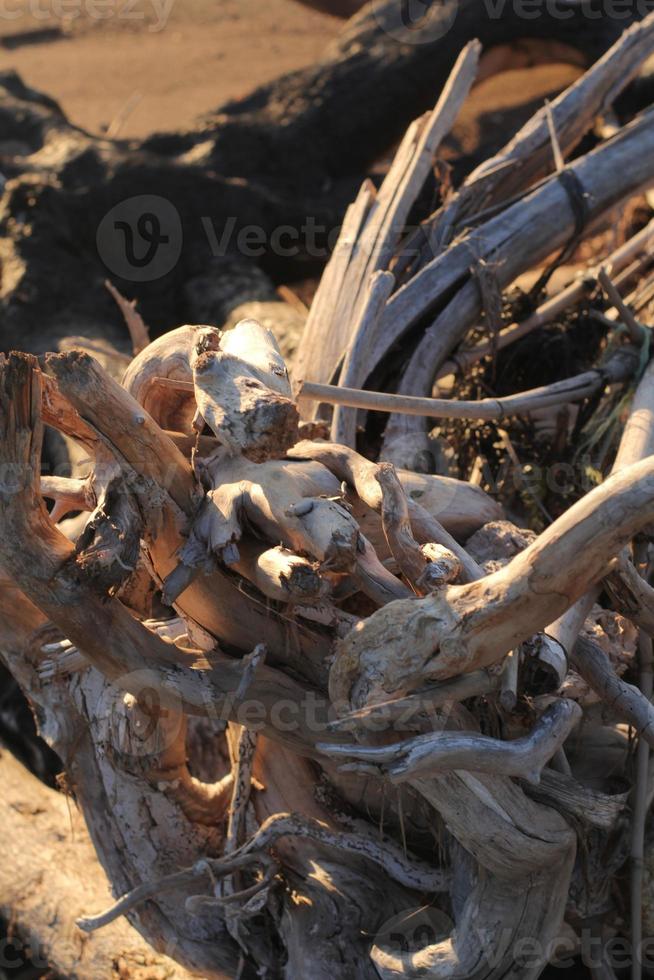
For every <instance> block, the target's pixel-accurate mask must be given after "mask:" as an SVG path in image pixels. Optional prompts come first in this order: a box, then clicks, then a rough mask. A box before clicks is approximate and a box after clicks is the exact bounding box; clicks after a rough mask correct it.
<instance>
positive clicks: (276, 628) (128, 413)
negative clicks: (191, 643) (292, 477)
mask: <svg viewBox="0 0 654 980" xmlns="http://www.w3.org/2000/svg"><path fill="white" fill-rule="evenodd" d="M45 360H46V369H47V370H48V371H50V372H51V373H52V374H53V375H54V379H53V378H48V377H47V376H44V378H43V381H44V387H45V390H46V392H47V393H48V401H47V404H48V405H50V404H51V398H50V394H51V392H50V389H53V390H55V389H56V394H57V398H58V399H59V401H60V402H63V403H64V405H66V404H68V405H69V409H68V417H66V416H65V413H62V412H60V411H59V410H58V411H56V412H52V413H51V416H50V417H49V418H48V421H51V424H55V425H58V424H59V422H58V420H59V418H61V417H62V414H63V418H64V422H63V424H66V425H69V424H70V425H71V427H73V426H74V425H79V424H82V425H83V426H85V429H84V436H85V437H86V433H87V432H88V433H90V434H92V436H93V439H94V440H95V444H96V445H99V446H101V447H103V449H104V448H108V449H110V450H111V452H112V453H113V454H114V457H115V458H116V459H117V460H118V461H119V462H120V463H121V466H125V468H126V475H127V476H129V477H130V479H131V480H133V481H134V482H133V484H130V485H132V486H133V487H134V489H135V490H138V496H139V503H140V506H141V507H142V509H143V512H144V514H146V515H147V516H146V522H145V523H146V527H145V540H146V545H147V549H148V554H149V556H150V559H151V563H152V566H153V570H154V574H155V575H156V578H157V580H158V581H162V580H164V579H165V578H166V576H167V575H168V574H169V573H170V572H172V571H173V569H174V568H175V567H176V566H177V565H178V559H177V554H178V552H179V550H180V548H182V547H183V546H184V544H185V540H186V538H185V535H186V534H187V533H188V523H189V521H190V520H192V518H193V517H194V516H195V514H196V511H197V502H198V496H199V488H198V487H197V485H196V483H195V480H194V478H193V473H192V471H191V466H190V463H189V461H188V460H187V459H186V458H185V457H184V455H183V454H182V453H181V452H180V451H179V449H178V448H177V447H176V446H175V444H174V442H173V441H172V440H171V439H170V438H169V437H168V436H167V435H166V434H165V433H164V432H163V430H161V429H160V428H159V426H158V425H157V424H156V423H155V422H154V420H153V419H152V418H151V417H150V416H149V414H148V413H147V412H146V411H145V410H144V408H143V407H142V406H141V405H139V403H138V402H137V401H136V400H135V399H134V398H133V397H132V396H131V395H129V393H128V392H127V391H126V390H125V389H124V388H122V387H121V386H120V385H119V384H117V383H116V382H114V381H113V379H111V378H110V377H109V376H108V375H107V374H106V372H104V371H103V370H102V368H101V367H100V365H99V364H97V362H95V361H93V360H92V359H91V358H89V357H88V356H87V355H80V354H77V353H75V352H72V353H69V354H61V355H48V356H46V359H45ZM137 360H138V359H137ZM63 396H65V399H64V397H63ZM45 404H46V400H45V397H44V407H45ZM71 406H74V407H71ZM75 409H77V410H78V411H75ZM82 415H83V416H84V419H82ZM78 419H79V421H77V420H78ZM86 420H88V421H86ZM89 423H91V424H89ZM327 475H328V474H327ZM333 486H334V481H333V480H332V481H331V483H330V487H332V488H333ZM272 543H274V544H278V543H279V537H278V536H277V537H276V539H275V540H274V541H273V542H272ZM176 608H177V611H178V612H179V614H180V615H183V616H184V617H185V618H186V619H187V620H189V621H190V622H191V623H198V624H199V625H200V626H202V627H203V628H204V629H205V630H207V631H208V632H209V633H210V634H211V635H212V636H214V637H215V638H216V641H217V642H218V641H222V642H224V643H227V644H229V645H230V646H231V647H233V648H236V649H241V650H243V651H247V650H251V649H252V647H253V646H254V645H256V643H257V642H259V639H260V637H261V636H262V635H264V633H265V635H266V639H267V645H268V648H269V651H270V662H271V663H272V662H275V661H276V660H277V658H281V660H280V661H278V662H281V661H284V662H288V663H289V664H291V665H292V669H293V670H294V671H295V672H296V673H297V674H299V675H301V676H303V677H305V678H307V679H308V680H309V682H310V683H318V684H320V685H322V684H324V683H325V680H326V678H325V666H324V665H325V657H326V654H327V652H328V650H329V642H328V640H327V639H326V638H325V637H324V635H322V634H319V633H318V632H316V631H313V630H312V629H310V628H309V627H308V624H307V623H298V624H297V626H296V627H295V628H294V642H293V643H289V640H288V624H287V623H286V621H285V620H284V619H283V618H281V617H280V616H278V615H277V613H276V611H275V610H271V609H269V608H268V607H267V606H266V605H265V604H263V603H259V602H256V601H255V600H254V599H253V598H252V597H251V596H248V595H246V594H245V593H244V592H243V591H242V590H241V589H239V588H238V586H237V584H236V582H235V580H234V579H233V578H230V577H229V576H227V575H226V574H225V573H224V572H222V571H221V570H220V569H216V570H214V571H213V572H212V573H211V574H210V575H202V576H199V577H198V578H197V579H196V581H194V582H193V583H192V584H191V585H190V586H189V587H188V588H186V591H185V592H184V594H183V596H182V597H181V598H180V600H179V603H178V605H177V607H176ZM64 633H65V630H64Z"/></svg>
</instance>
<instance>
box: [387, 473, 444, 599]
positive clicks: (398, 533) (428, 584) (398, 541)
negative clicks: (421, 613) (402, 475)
mask: <svg viewBox="0 0 654 980" xmlns="http://www.w3.org/2000/svg"><path fill="white" fill-rule="evenodd" d="M376 479H377V482H378V483H379V486H380V487H381V492H382V504H381V518H382V527H383V528H384V534H385V535H386V540H387V541H388V546H389V548H390V550H391V554H392V556H393V557H394V558H395V560H396V562H397V564H398V566H399V569H400V571H401V572H402V574H403V575H404V577H405V578H406V579H407V580H408V582H409V584H410V585H411V586H413V588H414V590H415V591H416V592H417V593H418V594H419V595H424V594H425V592H432V591H434V589H438V588H441V587H442V586H443V585H445V584H446V583H447V582H451V581H453V580H454V579H455V578H456V577H457V575H458V574H459V572H460V571H461V566H460V564H459V562H458V561H457V559H456V558H455V556H454V555H453V554H452V552H451V551H447V549H444V548H442V547H441V546H439V545H431V546H430V545H426V547H427V548H429V547H434V548H438V547H441V551H440V552H438V553H437V554H436V555H435V557H436V559H437V561H438V562H439V564H437V565H436V564H434V565H432V563H431V561H430V560H429V558H428V557H427V554H428V552H427V553H425V550H424V548H421V547H420V545H419V544H418V542H417V541H416V539H415V538H414V536H413V532H412V530H411V521H410V519H409V506H408V502H407V498H406V494H405V492H404V488H403V487H402V484H401V483H400V481H399V479H398V477H397V473H396V472H395V467H394V466H393V465H392V464H391V463H382V464H381V465H380V466H378V468H377V473H376Z"/></svg>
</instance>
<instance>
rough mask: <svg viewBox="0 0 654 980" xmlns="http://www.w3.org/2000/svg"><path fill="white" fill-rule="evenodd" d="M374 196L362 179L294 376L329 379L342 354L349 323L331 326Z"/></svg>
mask: <svg viewBox="0 0 654 980" xmlns="http://www.w3.org/2000/svg"><path fill="white" fill-rule="evenodd" d="M375 197H376V191H375V188H374V185H373V184H372V181H370V180H365V181H364V182H363V184H362V185H361V189H360V191H359V194H358V196H357V198H356V200H355V201H354V202H353V203H352V204H351V205H350V206H349V208H348V209H347V211H346V212H345V217H344V218H343V224H342V226H341V231H340V234H339V236H338V241H337V242H336V245H335V246H334V250H333V252H332V254H331V256H330V258H329V262H328V263H327V265H326V267H325V271H324V272H323V274H322V277H321V279H320V283H319V285H318V289H317V291H316V294H315V296H314V298H313V302H312V304H311V309H310V310H309V316H308V318H307V322H306V326H305V328H304V333H303V335H302V339H301V341H300V344H299V347H298V350H297V354H296V356H295V362H294V365H293V377H294V378H295V377H302V378H304V377H307V378H312V377H314V375H315V376H316V377H317V378H322V379H323V380H324V379H325V378H326V379H327V380H329V381H331V380H332V376H333V374H334V372H335V371H336V368H337V366H338V364H339V362H340V359H341V357H342V356H343V349H344V347H345V346H346V344H347V341H348V339H349V333H348V329H349V323H345V324H341V326H340V329H339V330H338V332H336V331H335V330H333V329H332V327H333V324H334V322H335V313H336V310H337V309H338V304H339V302H340V293H341V290H342V288H343V281H344V278H345V276H346V274H347V268H348V265H349V263H350V261H351V259H352V256H353V255H354V254H355V253H356V249H357V247H358V239H359V234H360V232H361V228H362V226H363V224H364V222H365V219H366V216H367V215H368V214H369V212H370V209H371V207H372V205H373V202H374V200H375ZM329 364H331V365H332V368H331V374H326V373H325V371H324V367H323V365H329ZM305 410H306V413H307V414H308V415H309V416H310V413H311V410H310V407H309V406H308V405H307V406H305Z"/></svg>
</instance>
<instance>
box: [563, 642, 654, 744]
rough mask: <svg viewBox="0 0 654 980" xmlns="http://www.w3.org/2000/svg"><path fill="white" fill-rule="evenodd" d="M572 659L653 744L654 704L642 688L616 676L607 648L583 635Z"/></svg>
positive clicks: (620, 714) (597, 690) (617, 711)
mask: <svg viewBox="0 0 654 980" xmlns="http://www.w3.org/2000/svg"><path fill="white" fill-rule="evenodd" d="M571 661H572V665H573V667H574V668H575V670H577V671H578V672H579V673H580V674H581V676H582V677H583V679H584V680H585V681H586V683H587V684H588V685H589V687H591V688H592V689H593V691H595V693H596V694H598V695H599V696H600V698H601V699H602V701H603V702H604V703H605V704H606V705H607V706H608V707H609V708H610V709H611V711H612V712H613V713H614V714H615V715H616V717H618V718H620V719H622V720H623V721H625V722H626V723H627V724H629V725H632V726H633V727H634V728H635V729H636V732H637V734H638V735H639V736H640V738H642V739H644V741H645V742H647V744H648V745H649V746H651V747H654V705H652V703H651V702H650V701H649V700H648V699H647V698H646V697H645V696H644V694H643V693H642V692H641V691H640V690H639V688H637V687H634V685H633V684H628V683H627V682H626V681H623V680H621V679H620V678H619V677H618V676H617V674H616V673H615V671H614V669H613V666H612V664H611V661H610V660H609V658H608V656H607V654H606V653H605V652H604V650H602V648H601V647H600V646H599V645H598V644H597V643H594V642H593V640H591V639H590V638H589V637H586V636H580V637H579V638H578V639H577V642H576V643H575V645H574V648H573V651H572V656H571Z"/></svg>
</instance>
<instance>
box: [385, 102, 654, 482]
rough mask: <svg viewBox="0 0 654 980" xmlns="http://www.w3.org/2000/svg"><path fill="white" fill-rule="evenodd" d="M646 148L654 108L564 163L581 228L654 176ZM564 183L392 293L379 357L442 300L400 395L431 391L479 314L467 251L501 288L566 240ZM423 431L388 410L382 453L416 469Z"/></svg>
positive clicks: (570, 225)
mask: <svg viewBox="0 0 654 980" xmlns="http://www.w3.org/2000/svg"><path fill="white" fill-rule="evenodd" d="M650 152H654V113H646V114H644V115H643V116H641V117H639V119H638V120H637V121H635V122H634V123H632V124H630V125H628V126H626V127H625V128H624V129H623V130H621V131H620V133H619V134H618V135H617V136H616V137H615V138H614V139H612V140H610V141H608V142H607V143H606V144H603V145H602V146H600V147H598V148H597V149H596V150H594V151H592V152H591V153H589V154H587V155H586V156H584V157H581V158H580V159H579V160H576V161H575V162H574V163H572V164H570V165H569V166H568V167H567V168H566V170H565V173H566V174H571V175H574V176H572V177H571V178H570V179H571V180H574V181H576V182H578V185H579V187H580V188H582V189H583V191H582V192H583V194H584V199H585V201H586V204H587V210H588V213H587V224H586V227H592V224H593V221H594V220H595V219H596V218H597V217H599V216H600V215H601V214H602V213H604V212H605V211H607V210H609V209H610V208H613V207H615V206H616V205H618V204H619V203H620V201H622V200H625V199H626V198H628V197H629V196H631V195H633V194H635V193H637V192H638V191H640V190H641V189H642V188H643V187H646V186H648V185H649V184H650V183H651V182H652V180H654V166H652V164H651V160H652V159H654V158H650V160H649V165H648V164H647V163H646V162H645V161H644V159H643V158H642V157H641V156H640V155H641V154H642V153H650ZM638 158H640V159H638ZM616 174H619V180H618V181H617V182H616ZM566 186H567V185H566ZM566 186H564V184H563V183H562V181H561V180H560V179H559V178H558V177H553V178H551V179H549V180H547V181H546V182H545V183H544V184H543V185H541V186H540V187H539V188H538V189H536V190H534V191H532V192H531V193H530V194H529V195H528V196H527V197H525V198H524V199H522V200H520V201H519V202H517V203H516V204H513V205H511V206H510V207H508V208H507V210H506V211H504V212H503V213H502V214H501V215H499V216H498V217H496V218H491V219H490V220H489V221H487V222H486V223H485V224H483V225H482V226H481V227H480V228H478V229H476V230H474V231H472V232H470V233H469V234H468V235H466V236H465V237H464V238H463V239H462V240H457V242H455V243H454V244H452V245H451V246H450V248H448V249H447V251H445V252H444V253H442V255H440V256H439V257H437V258H436V259H435V260H434V261H433V262H432V263H430V264H429V265H427V266H425V267H424V268H423V269H422V270H421V271H420V272H419V273H418V274H417V275H416V276H415V277H414V278H413V279H412V280H411V281H410V282H409V283H408V284H407V285H406V286H404V287H403V288H402V289H399V290H398V291H397V292H396V293H395V294H394V295H393V297H392V298H391V300H390V302H389V303H388V304H387V306H386V310H385V313H384V316H383V317H382V321H381V323H380V328H379V336H380V338H383V344H382V343H381V342H380V345H379V357H380V358H381V357H382V356H385V355H386V353H387V352H388V351H389V350H390V348H391V347H392V346H393V345H394V344H395V343H396V342H398V341H399V340H400V339H401V337H402V336H403V335H404V334H405V332H406V331H407V330H408V329H410V327H411V326H413V325H414V324H416V323H417V322H418V321H419V320H421V319H422V318H423V317H425V316H427V315H429V314H430V312H431V311H433V310H434V309H435V308H438V306H439V305H440V306H442V307H443V308H442V310H441V312H438V313H437V315H436V318H435V319H434V320H433V322H432V323H431V325H430V326H429V327H428V328H427V330H426V331H425V332H424V334H423V335H422V337H421V339H420V340H419V341H418V343H417V345H416V347H415V349H414V351H413V354H412V355H411V358H410V359H409V362H408V364H407V366H406V368H405V370H404V373H403V376H402V382H401V384H400V386H399V394H401V395H411V396H419V397H423V396H425V397H426V396H428V395H429V394H430V393H431V389H432V385H433V380H434V378H435V376H436V373H437V372H438V369H439V368H440V367H441V366H442V364H443V363H444V362H445V361H446V360H447V359H448V357H449V356H450V355H451V353H452V351H453V350H454V348H456V347H457V346H458V344H459V343H460V342H461V341H462V340H463V338H464V336H465V334H466V333H467V331H468V330H469V329H470V328H471V327H473V326H474V325H475V323H476V322H477V321H478V319H479V316H480V315H481V312H482V298H481V295H480V292H479V286H478V283H477V281H476V280H475V278H474V276H472V275H471V273H470V261H471V256H473V257H476V258H477V259H478V260H480V261H487V262H491V263H493V267H494V275H495V278H496V281H497V285H498V288H500V289H501V288H504V287H505V286H507V285H509V283H511V282H513V281H514V280H515V279H516V277H517V276H518V275H520V273H521V272H523V271H525V270H526V269H528V268H530V267H532V266H533V265H535V264H537V263H538V262H540V261H543V260H544V259H545V258H546V257H547V256H548V255H551V253H552V250H553V249H554V248H558V247H561V246H562V245H564V244H566V242H568V241H569V240H570V236H571V235H573V234H574V233H575V228H576V226H577V218H576V205H573V204H572V201H571V198H570V195H569V192H568V191H567V190H566ZM575 186H577V184H576V183H575ZM454 288H456V292H455V294H454V295H452V290H453V289H454ZM444 303H446V305H443V304H444ZM371 368H372V365H371ZM424 431H425V430H424V423H422V422H419V421H415V422H414V421H412V420H411V419H410V418H405V417H401V416H399V415H397V414H394V415H392V416H391V418H390V419H389V423H388V425H387V427H386V435H385V441H384V450H383V455H384V457H385V458H387V459H390V460H391V461H392V462H395V463H396V464H399V465H407V462H408V463H409V468H415V467H414V466H413V463H412V459H409V460H408V461H407V460H406V453H405V452H404V451H403V443H404V444H405V445H406V443H407V440H408V441H409V443H411V446H410V453H411V454H414V453H415V445H414V444H415V443H416V441H417V440H419V438H422V442H424V438H425V436H424Z"/></svg>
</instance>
